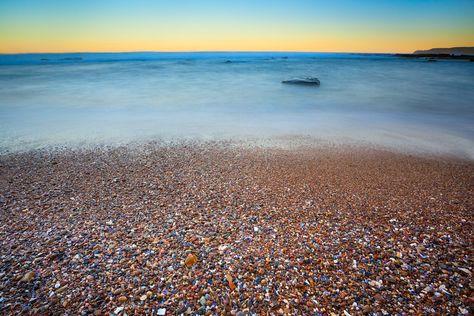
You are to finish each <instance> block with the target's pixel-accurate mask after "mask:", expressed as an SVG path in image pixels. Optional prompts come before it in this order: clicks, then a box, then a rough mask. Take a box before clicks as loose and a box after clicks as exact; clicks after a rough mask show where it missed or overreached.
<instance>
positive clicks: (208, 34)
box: [0, 0, 474, 54]
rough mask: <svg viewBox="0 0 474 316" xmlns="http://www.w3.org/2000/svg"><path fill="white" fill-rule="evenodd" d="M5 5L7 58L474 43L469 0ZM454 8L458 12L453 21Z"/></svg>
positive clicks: (386, 49)
mask: <svg viewBox="0 0 474 316" xmlns="http://www.w3.org/2000/svg"><path fill="white" fill-rule="evenodd" d="M3 1H5V2H4V3H3V4H2V3H0V53H3V54H5V53H50V52H54V53H66V52H128V51H163V52H175V51H176V52H178V51H288V52H291V51H301V52H360V53H411V52H413V51H415V50H419V49H430V48H435V47H459V46H474V22H472V20H470V19H469V18H468V17H469V12H470V11H469V10H471V9H472V8H474V5H469V3H468V4H466V3H464V5H465V6H466V8H467V9H464V10H461V9H459V8H458V9H456V7H454V6H452V5H447V4H439V6H441V7H439V8H438V7H434V6H433V7H430V6H428V5H425V4H423V2H422V1H417V2H413V1H406V2H404V3H402V4H399V7H396V8H395V9H397V10H398V11H397V12H396V14H395V13H394V7H391V6H390V5H374V4H367V3H366V4H362V3H359V4H354V3H352V2H347V3H346V4H345V5H341V4H340V5H339V6H338V5H337V4H327V3H324V4H323V3H313V2H306V4H302V3H299V4H297V3H295V4H294V5H292V4H290V3H287V2H281V1H278V0H274V1H276V2H275V6H273V7H269V6H268V5H265V4H264V3H263V2H262V3H258V4H256V3H257V2H252V1H243V2H242V3H244V4H241V3H239V4H240V6H239V4H232V5H231V4H229V3H223V2H214V1H210V0H201V1H200V2H189V1H184V0H179V1H178V0H176V1H178V2H179V5H178V4H177V3H164V2H160V1H156V2H154V1H148V0H140V1H138V0H137V2H138V3H141V4H142V5H141V6H140V5H138V4H135V5H134V4H130V3H128V2H123V1H122V2H120V1H118V2H110V1H106V0H102V1H103V2H102V1H97V2H96V1H92V0H84V1H85V2H83V3H81V4H68V3H66V2H61V1H56V0H45V1H46V4H48V3H49V5H46V4H45V5H44V6H42V5H41V4H40V3H37V2H31V1H30V2H29V3H27V2H28V1H29V0H21V1H20V0H18V1H19V2H15V1H13V0H3ZM25 1H26V2H25ZM18 3H19V4H18ZM276 3H278V5H277V4H276ZM27 4H28V5H27ZM145 4H146V5H145ZM2 5H3V6H4V7H3V13H2ZM415 5H416V6H419V8H418V7H414V6H415ZM349 6H350V8H348V7H349ZM186 8H187V9H186ZM415 9H417V10H419V11H416V10H415ZM422 9H423V10H425V11H421V10H422ZM374 10H375V11H374ZM427 10H428V11H427ZM430 10H431V11H430ZM372 11H374V12H372ZM445 11H451V12H448V13H449V15H448V13H445ZM445 15H446V17H448V18H449V19H446V18H444V16H445Z"/></svg>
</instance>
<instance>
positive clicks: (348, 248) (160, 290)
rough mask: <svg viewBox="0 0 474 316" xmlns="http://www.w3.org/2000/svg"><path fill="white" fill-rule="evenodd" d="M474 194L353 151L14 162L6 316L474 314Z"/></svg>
mask: <svg viewBox="0 0 474 316" xmlns="http://www.w3.org/2000/svg"><path fill="white" fill-rule="evenodd" d="M473 191H474V163H472V162H469V161H463V160H458V159H454V158H449V159H448V158H439V157H438V158H436V157H419V156H410V155H406V154H399V153H393V152H389V151H383V150H376V149H364V148H355V147H352V148H343V147H324V148H299V149H298V148H296V149H291V150H285V149H275V148H273V149H272V148H257V147H246V148H242V147H238V146H237V147H236V146H230V145H226V144H221V143H219V144H216V143H209V144H191V143H188V144H181V145H175V146H165V147H160V146H157V145H152V144H150V145H144V146H141V147H133V148H132V147H122V148H109V149H103V148H102V149H90V150H56V151H33V152H28V153H22V154H10V155H3V156H1V158H0V207H1V213H0V253H1V255H0V313H1V314H10V313H19V312H23V313H25V314H28V313H32V314H58V313H67V314H70V315H78V314H94V315H103V314H104V315H108V314H110V313H115V314H121V315H125V313H126V314H128V315H138V314H143V313H145V311H147V312H148V313H149V314H152V313H154V314H157V315H163V314H164V313H166V315H173V314H179V313H189V314H208V315H211V314H233V315H247V314H250V313H251V314H254V313H255V314H258V315H260V314H262V315H267V314H269V315H270V314H285V315H288V314H295V315H296V314H298V315H314V314H315V313H316V314H317V313H322V314H330V313H331V312H335V313H337V314H345V315H348V314H350V315H357V314H368V313H371V312H378V313H379V314H381V313H390V314H394V313H395V312H405V313H408V314H415V313H434V312H436V313H441V314H458V313H460V314H463V313H469V312H471V313H472V312H473V310H472V306H473V302H474V295H473V285H472V281H471V280H472V270H473V256H472V251H473V246H472V245H473V243H472V241H473V238H472V236H473V234H472V233H473V213H474V194H473V193H474V192H473Z"/></svg>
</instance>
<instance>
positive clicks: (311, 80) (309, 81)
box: [282, 77, 321, 86]
mask: <svg viewBox="0 0 474 316" xmlns="http://www.w3.org/2000/svg"><path fill="white" fill-rule="evenodd" d="M282 83H287V84H300V85H308V86H319V85H320V84H321V82H320V81H319V79H318V78H315V77H305V78H292V79H288V80H283V81H282Z"/></svg>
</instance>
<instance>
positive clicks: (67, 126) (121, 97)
mask: <svg viewBox="0 0 474 316" xmlns="http://www.w3.org/2000/svg"><path fill="white" fill-rule="evenodd" d="M308 76H311V77H317V78H318V79H319V80H320V82H321V85H320V86H318V87H313V86H298V85H286V84H282V80H286V79H290V78H293V77H308ZM288 137H296V138H298V137H302V138H304V139H315V140H318V141H324V142H331V143H350V144H366V145H371V146H372V145H374V146H381V147H388V148H392V149H399V150H403V151H411V152H421V153H425V152H426V153H435V154H447V155H455V156H459V157H463V158H468V159H474V63H472V62H467V61H454V60H442V61H438V62H427V61H425V60H422V59H404V58H399V57H395V56H392V55H383V54H344V53H268V52H265V53H263V52H262V53H243V52H242V53H228V52H219V53H217V52H216V53H208V52H202V53H151V52H144V53H77V54H18V55H0V151H1V152H17V151H25V150H31V149H43V148H51V147H58V146H60V147H63V146H66V147H68V146H84V145H100V144H118V145H120V144H127V143H130V142H137V141H138V142H141V141H148V140H155V139H160V140H169V141H174V140H180V139H199V140H259V139H262V140H263V139H287V138H288Z"/></svg>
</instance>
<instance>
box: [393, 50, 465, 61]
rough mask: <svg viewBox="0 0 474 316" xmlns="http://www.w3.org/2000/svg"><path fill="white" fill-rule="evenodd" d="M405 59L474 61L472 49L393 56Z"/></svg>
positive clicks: (419, 52) (416, 52) (417, 51)
mask: <svg viewBox="0 0 474 316" xmlns="http://www.w3.org/2000/svg"><path fill="white" fill-rule="evenodd" d="M395 56H398V57H406V58H427V60H428V61H436V60H437V59H465V60H469V61H474V47H450V48H431V49H428V50H416V51H414V52H413V54H395Z"/></svg>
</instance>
